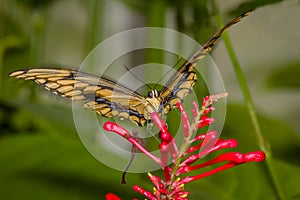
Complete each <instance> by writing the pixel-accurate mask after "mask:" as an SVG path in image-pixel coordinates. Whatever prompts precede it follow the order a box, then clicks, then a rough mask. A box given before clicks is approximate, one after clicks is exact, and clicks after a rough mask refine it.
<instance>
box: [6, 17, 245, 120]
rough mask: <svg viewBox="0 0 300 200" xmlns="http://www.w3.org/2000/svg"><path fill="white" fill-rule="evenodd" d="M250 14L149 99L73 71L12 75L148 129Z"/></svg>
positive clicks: (215, 37)
mask: <svg viewBox="0 0 300 200" xmlns="http://www.w3.org/2000/svg"><path fill="white" fill-rule="evenodd" d="M249 14H250V12H247V13H244V14H242V15H240V16H239V17H237V18H235V19H233V20H232V21H230V22H229V23H228V24H227V25H225V26H224V27H223V28H222V29H221V30H219V31H218V32H217V33H216V34H214V35H213V37H212V38H211V39H210V40H208V41H207V42H206V43H205V45H204V46H203V47H202V48H200V49H199V50H198V51H196V52H195V53H194V55H192V56H191V58H190V59H188V60H187V61H185V62H184V63H183V65H182V66H181V67H180V68H179V69H178V70H177V72H176V73H175V74H174V75H173V76H172V77H171V78H170V80H168V81H167V83H166V84H165V86H164V87H163V88H162V89H161V91H156V90H152V91H150V92H149V93H148V96H147V97H143V96H141V95H139V94H138V93H136V92H134V91H132V90H130V89H129V88H127V87H125V86H122V85H120V84H117V83H115V82H113V81H111V80H109V79H105V78H102V77H97V76H94V75H91V74H87V73H83V72H79V71H75V70H69V69H51V68H35V69H22V70H17V71H14V72H12V73H10V76H11V77H16V78H18V79H24V80H33V81H35V82H36V83H37V84H39V85H42V86H43V87H44V88H46V89H47V90H49V91H51V92H53V93H55V94H57V95H60V96H63V97H66V98H69V99H73V100H81V101H84V106H85V107H86V108H88V109H92V110H95V111H96V112H98V113H99V114H100V115H102V116H104V117H118V118H120V119H128V120H130V121H132V122H134V123H135V124H137V125H138V126H145V125H146V124H147V122H148V121H149V120H151V119H150V114H151V113H152V112H157V113H158V114H160V115H162V116H165V115H166V114H167V113H168V112H169V111H170V109H171V108H172V107H174V106H175V104H176V103H177V102H182V101H183V99H184V97H185V96H186V95H187V94H188V93H190V92H191V90H192V88H193V85H194V84H195V83H196V81H197V76H196V72H195V66H196V64H197V63H198V62H199V61H200V60H201V59H202V58H203V56H205V55H206V54H207V53H209V52H210V51H211V49H212V47H213V45H214V44H215V43H216V41H217V40H218V39H219V38H220V37H221V34H222V33H223V32H224V31H225V30H226V29H228V28H229V27H231V26H232V25H233V24H235V23H237V22H239V21H240V20H241V19H242V18H243V17H245V16H247V15H249Z"/></svg>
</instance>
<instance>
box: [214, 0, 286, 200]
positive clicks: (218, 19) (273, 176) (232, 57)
mask: <svg viewBox="0 0 300 200" xmlns="http://www.w3.org/2000/svg"><path fill="white" fill-rule="evenodd" d="M212 5H213V11H214V14H215V19H216V22H217V25H218V27H219V28H222V27H223V26H224V24H223V21H222V18H221V16H220V14H219V11H218V8H217V5H216V3H215V1H212ZM222 39H223V41H224V44H225V47H226V49H227V52H228V55H229V57H230V60H231V62H232V65H233V68H234V71H235V73H236V76H237V78H238V81H239V84H240V87H241V89H242V92H243V95H244V98H245V102H246V105H247V108H248V112H249V115H250V118H251V121H252V124H253V126H254V129H255V134H256V138H257V142H258V145H259V147H260V149H261V150H263V151H264V152H265V153H266V156H267V159H266V167H267V170H268V172H269V175H270V178H271V180H272V182H273V186H274V189H275V190H276V195H277V198H278V199H285V197H284V195H283V192H282V191H281V187H280V184H279V181H278V179H277V176H276V173H275V170H274V168H273V165H272V163H273V160H272V157H271V150H270V147H269V144H268V143H267V142H266V141H265V139H264V137H263V134H262V132H261V128H260V125H259V123H258V118H257V115H256V111H255V108H254V103H253V99H252V96H251V93H250V90H249V87H248V85H247V81H246V78H245V76H244V74H243V71H242V69H241V65H240V63H239V61H238V59H237V56H236V54H235V52H234V49H233V47H232V44H231V41H230V39H229V36H228V34H227V32H224V33H223V35H222Z"/></svg>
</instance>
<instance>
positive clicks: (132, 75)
mask: <svg viewBox="0 0 300 200" xmlns="http://www.w3.org/2000/svg"><path fill="white" fill-rule="evenodd" d="M124 68H125V69H126V70H127V71H128V72H129V73H130V74H131V75H132V76H133V77H134V78H136V79H137V80H138V81H140V82H141V83H143V84H144V85H146V86H147V87H148V88H149V89H150V90H152V88H151V87H150V86H149V85H148V84H147V83H145V82H144V81H143V80H141V79H140V78H139V77H137V76H136V75H135V74H134V73H132V72H131V70H130V69H129V68H128V67H127V66H126V65H124Z"/></svg>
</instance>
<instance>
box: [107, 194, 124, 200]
mask: <svg viewBox="0 0 300 200" xmlns="http://www.w3.org/2000/svg"><path fill="white" fill-rule="evenodd" d="M105 199H106V200H121V199H120V198H119V197H118V196H117V195H115V194H113V193H108V194H107V195H106V196H105Z"/></svg>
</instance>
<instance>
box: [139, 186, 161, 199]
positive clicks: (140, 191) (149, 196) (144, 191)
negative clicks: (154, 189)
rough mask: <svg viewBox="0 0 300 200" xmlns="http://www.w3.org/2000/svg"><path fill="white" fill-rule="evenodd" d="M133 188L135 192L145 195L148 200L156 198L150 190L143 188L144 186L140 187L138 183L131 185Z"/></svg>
mask: <svg viewBox="0 0 300 200" xmlns="http://www.w3.org/2000/svg"><path fill="white" fill-rule="evenodd" d="M133 189H134V190H135V191H136V192H138V193H140V194H142V195H144V196H145V197H147V198H148V199H150V200H157V198H156V197H155V196H154V195H153V194H152V193H151V192H149V191H147V190H145V189H144V188H142V187H140V186H138V185H134V186H133Z"/></svg>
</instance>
